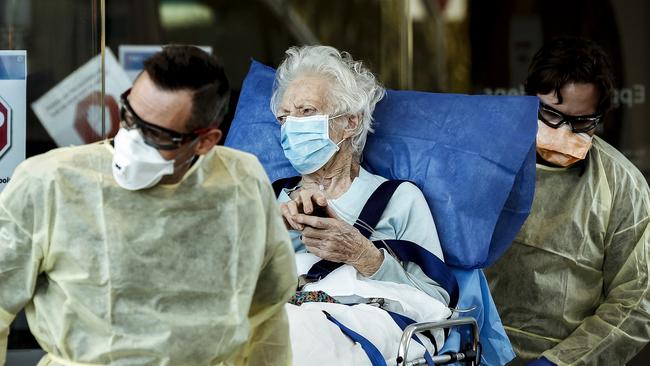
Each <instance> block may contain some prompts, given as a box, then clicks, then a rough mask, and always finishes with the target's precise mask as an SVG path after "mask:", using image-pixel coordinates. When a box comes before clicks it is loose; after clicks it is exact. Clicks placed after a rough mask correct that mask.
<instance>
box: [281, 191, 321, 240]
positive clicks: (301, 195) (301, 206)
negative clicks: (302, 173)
mask: <svg viewBox="0 0 650 366" xmlns="http://www.w3.org/2000/svg"><path fill="white" fill-rule="evenodd" d="M290 197H291V201H289V202H283V203H281V204H280V212H281V213H282V217H283V218H284V223H285V226H286V227H287V229H289V230H303V229H304V225H303V224H300V223H297V222H296V221H295V217H296V216H297V215H299V214H306V215H313V214H314V211H315V210H318V208H319V207H321V208H322V210H323V211H324V210H327V198H326V197H325V194H324V193H323V192H321V191H310V190H306V189H300V190H297V191H294V192H292V193H291V195H290Z"/></svg>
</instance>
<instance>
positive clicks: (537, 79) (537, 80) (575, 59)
mask: <svg viewBox="0 0 650 366" xmlns="http://www.w3.org/2000/svg"><path fill="white" fill-rule="evenodd" d="M568 83H587V84H594V85H596V87H597V88H598V91H599V98H600V99H599V101H598V106H597V113H607V112H608V111H609V110H610V109H611V105H612V101H611V99H612V91H613V89H614V74H613V72H612V66H611V61H610V60H609V57H608V56H607V54H606V53H605V51H603V49H602V48H600V46H598V45H597V44H596V43H594V42H592V41H590V40H587V39H584V38H577V37H559V38H555V39H553V40H552V41H550V42H548V43H546V44H545V45H544V46H543V47H542V48H541V49H540V50H539V51H537V53H536V54H535V56H534V57H533V60H532V62H531V63H530V66H529V67H528V77H527V78H526V82H525V89H526V93H527V94H529V95H536V94H548V93H550V92H552V91H555V94H556V95H557V98H558V101H559V102H560V103H562V94H561V93H560V89H561V88H562V87H563V86H564V85H566V84H568Z"/></svg>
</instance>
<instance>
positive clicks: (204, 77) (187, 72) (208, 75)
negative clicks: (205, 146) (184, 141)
mask: <svg viewBox="0 0 650 366" xmlns="http://www.w3.org/2000/svg"><path fill="white" fill-rule="evenodd" d="M144 71H146V72H147V74H148V75H149V77H150V78H151V80H153V82H154V83H155V84H156V85H157V86H158V87H160V88H161V89H163V90H182V89H187V90H190V91H191V92H192V93H193V95H192V115H191V117H190V120H189V121H188V123H187V129H188V130H189V131H193V130H196V129H199V128H205V127H211V126H217V125H218V124H219V123H221V121H222V120H223V117H224V116H225V115H226V107H227V106H228V101H229V99H230V84H229V83H228V78H227V77H226V73H225V71H224V69H223V66H222V65H221V64H220V63H219V61H218V60H217V58H216V57H215V56H213V55H209V54H207V53H206V52H204V51H202V50H201V49H200V48H198V47H194V46H187V45H169V46H165V47H164V48H163V50H162V51H160V52H157V53H156V54H154V55H153V56H151V57H150V58H149V59H147V60H146V61H145V62H144Z"/></svg>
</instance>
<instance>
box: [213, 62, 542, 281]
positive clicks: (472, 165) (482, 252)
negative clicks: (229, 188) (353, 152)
mask: <svg viewBox="0 0 650 366" xmlns="http://www.w3.org/2000/svg"><path fill="white" fill-rule="evenodd" d="M274 77H275V70H274V69H272V68H270V67H267V66H265V65H262V64H260V63H258V62H255V61H253V62H252V64H251V68H250V71H249V72H248V75H247V76H246V79H245V80H244V84H243V86H242V90H241V94H240V97H239V103H238V104H237V111H236V113H235V118H234V120H233V122H232V125H231V128H230V131H229V133H228V136H227V139H226V142H225V144H226V146H230V147H233V148H236V149H240V150H243V151H247V152H250V153H252V154H254V155H256V156H257V157H258V159H259V160H260V162H261V163H262V165H263V166H264V168H265V169H266V172H267V174H268V175H269V178H270V180H271V181H275V180H277V179H280V178H285V177H289V176H295V175H298V173H297V172H296V171H295V170H294V169H293V168H292V166H291V164H289V162H288V161H287V160H286V159H285V157H284V153H283V152H282V147H281V146H280V127H279V125H278V124H277V123H276V122H275V117H274V115H273V113H271V109H270V99H271V92H272V85H273V80H274ZM537 105H538V101H537V98H534V97H505V96H500V97H495V96H484V95H482V96H468V95H456V94H434V93H424V92H415V91H394V90H389V91H388V93H387V95H386V97H385V98H384V99H383V100H382V101H381V102H379V104H378V105H377V108H376V110H375V113H374V117H375V133H373V134H370V135H369V136H368V141H367V144H366V147H365V149H364V154H363V166H364V167H365V168H366V169H368V170H369V171H371V172H373V173H375V174H379V175H381V176H384V177H386V178H389V179H407V180H410V181H413V182H415V183H416V184H417V185H418V187H420V189H421V190H422V191H423V192H424V195H425V197H426V199H427V201H428V203H429V207H430V208H431V212H432V213H433V218H434V220H435V222H436V227H437V229H438V235H439V236H440V240H441V244H442V249H443V252H444V255H445V261H446V262H447V263H448V264H450V265H453V266H457V267H461V268H483V267H487V266H488V265H490V264H491V263H493V262H494V261H495V260H496V259H497V258H498V257H499V256H500V255H501V254H502V253H503V252H504V251H505V250H506V249H507V248H508V246H510V243H511V242H512V240H513V239H514V237H515V235H516V233H517V231H518V230H519V228H520V227H521V225H522V224H523V222H524V220H525V219H526V217H527V216H528V213H529V212H530V206H531V204H532V199H533V193H534V187H535V147H534V142H535V133H536V130H537Z"/></svg>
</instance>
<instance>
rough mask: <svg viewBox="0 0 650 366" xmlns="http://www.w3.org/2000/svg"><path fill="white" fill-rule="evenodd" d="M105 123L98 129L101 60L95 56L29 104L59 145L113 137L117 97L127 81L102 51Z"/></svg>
mask: <svg viewBox="0 0 650 366" xmlns="http://www.w3.org/2000/svg"><path fill="white" fill-rule="evenodd" d="M105 63H106V64H105V66H106V98H105V104H104V109H105V113H106V122H105V125H104V126H102V113H101V112H102V110H101V72H100V67H101V58H100V56H99V55H98V56H95V57H94V58H93V59H91V60H90V61H88V62H87V63H86V64H85V65H83V66H81V67H80V68H78V69H77V70H76V71H74V72H73V73H72V74H70V75H68V77H66V78H65V79H63V81H61V82H60V83H59V84H57V85H56V86H55V87H54V88H52V89H50V90H49V91H48V92H47V93H45V94H44V95H43V96H42V97H40V98H39V99H38V100H36V101H35V102H34V103H32V109H33V110H34V113H36V116H37V117H38V119H39V120H40V121H41V123H42V124H43V126H44V127H45V129H46V130H47V132H48V133H49V134H50V136H52V138H53V139H54V142H56V144H57V145H59V146H70V145H83V144H88V143H91V142H95V141H99V140H101V139H102V138H104V137H113V136H115V134H116V133H117V131H118V130H119V128H120V107H119V100H120V95H121V94H122V93H123V92H124V91H126V90H127V89H128V88H130V87H131V80H130V79H129V77H128V76H127V75H126V73H124V70H122V67H120V65H119V64H118V63H117V59H116V58H115V55H114V54H113V53H112V52H111V50H110V49H106V60H105Z"/></svg>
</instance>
